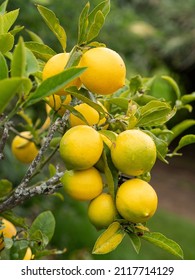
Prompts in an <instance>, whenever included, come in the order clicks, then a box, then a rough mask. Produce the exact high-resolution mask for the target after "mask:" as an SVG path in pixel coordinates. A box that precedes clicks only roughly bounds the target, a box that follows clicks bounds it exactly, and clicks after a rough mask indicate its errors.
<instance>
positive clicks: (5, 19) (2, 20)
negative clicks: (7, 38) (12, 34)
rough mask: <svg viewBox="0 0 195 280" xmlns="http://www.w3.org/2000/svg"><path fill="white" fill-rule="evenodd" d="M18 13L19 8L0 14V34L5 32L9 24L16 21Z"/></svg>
mask: <svg viewBox="0 0 195 280" xmlns="http://www.w3.org/2000/svg"><path fill="white" fill-rule="evenodd" d="M18 14H19V9H17V10H13V11H11V12H9V13H4V14H0V34H3V33H7V32H8V31H9V29H10V28H11V26H12V25H13V24H14V22H15V21H16V19H17V17H18Z"/></svg>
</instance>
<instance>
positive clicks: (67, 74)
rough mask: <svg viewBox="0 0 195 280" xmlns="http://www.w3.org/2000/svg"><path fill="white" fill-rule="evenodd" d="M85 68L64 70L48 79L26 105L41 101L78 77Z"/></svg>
mask: <svg viewBox="0 0 195 280" xmlns="http://www.w3.org/2000/svg"><path fill="white" fill-rule="evenodd" d="M84 70H85V68H76V67H75V68H69V69H67V70H64V71H63V72H61V73H59V74H57V75H54V76H53V77H51V78H48V79H46V80H45V81H43V82H42V84H41V85H40V86H39V87H38V88H37V90H36V91H35V92H33V93H32V94H31V95H30V96H29V98H28V99H27V101H26V104H25V105H26V106H29V105H32V104H34V103H36V102H39V101H40V100H42V99H43V98H44V97H47V96H49V95H52V94H55V93H56V92H57V91H58V90H60V89H61V88H63V87H65V86H66V85H67V84H68V83H69V82H71V81H72V80H74V79H75V78H77V77H78V76H79V75H80V74H81V73H82V72H84Z"/></svg>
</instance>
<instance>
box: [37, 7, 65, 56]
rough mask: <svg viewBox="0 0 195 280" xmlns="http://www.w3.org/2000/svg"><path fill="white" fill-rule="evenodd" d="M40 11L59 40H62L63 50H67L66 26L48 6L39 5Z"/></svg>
mask: <svg viewBox="0 0 195 280" xmlns="http://www.w3.org/2000/svg"><path fill="white" fill-rule="evenodd" d="M37 8H38V11H39V13H40V14H41V16H42V18H43V19H44V21H45V22H46V24H47V26H48V27H49V28H50V30H51V31H52V32H53V33H54V35H55V36H56V38H57V39H58V41H59V42H60V44H61V46H62V49H63V51H65V50H66V32H65V30H64V28H63V27H62V26H61V25H60V23H59V19H58V18H57V17H56V15H55V13H54V12H53V11H51V10H49V9H48V8H46V7H44V6H41V5H38V6H37Z"/></svg>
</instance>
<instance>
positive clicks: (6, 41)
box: [0, 33, 14, 53]
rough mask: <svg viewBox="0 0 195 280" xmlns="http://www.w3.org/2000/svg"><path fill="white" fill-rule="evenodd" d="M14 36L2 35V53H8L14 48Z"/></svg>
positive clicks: (0, 41) (9, 34)
mask: <svg viewBox="0 0 195 280" xmlns="http://www.w3.org/2000/svg"><path fill="white" fill-rule="evenodd" d="M13 45H14V36H13V35H12V34H11V33H4V34H0V52H2V53H6V52H8V51H10V50H11V49H12V48H13Z"/></svg>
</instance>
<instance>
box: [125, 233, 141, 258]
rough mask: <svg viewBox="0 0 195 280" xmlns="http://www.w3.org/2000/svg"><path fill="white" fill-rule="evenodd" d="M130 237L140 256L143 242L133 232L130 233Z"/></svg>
mask: <svg viewBox="0 0 195 280" xmlns="http://www.w3.org/2000/svg"><path fill="white" fill-rule="evenodd" d="M128 236H129V237H130V240H131V244H132V245H133V248H134V250H135V251H136V253H137V254H139V251H140V248H141V240H140V238H139V236H137V234H135V233H133V232H128Z"/></svg>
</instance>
